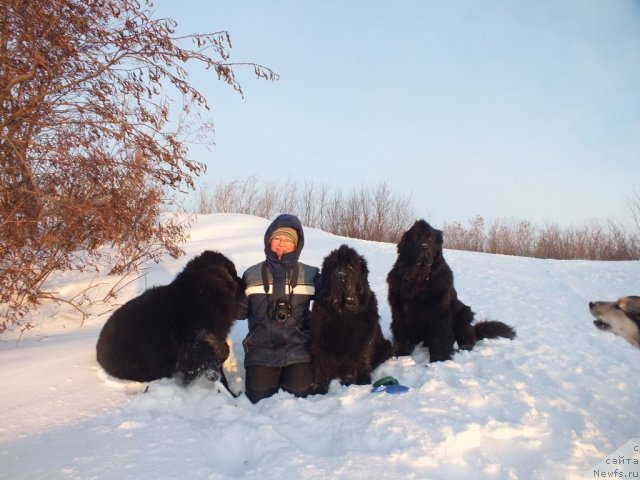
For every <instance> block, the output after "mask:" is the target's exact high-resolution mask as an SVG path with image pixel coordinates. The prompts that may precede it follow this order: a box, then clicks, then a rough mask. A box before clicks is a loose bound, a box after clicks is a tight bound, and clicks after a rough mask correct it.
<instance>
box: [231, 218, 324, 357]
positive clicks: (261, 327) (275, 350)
mask: <svg viewBox="0 0 640 480" xmlns="http://www.w3.org/2000/svg"><path fill="white" fill-rule="evenodd" d="M279 227H292V228H295V229H296V231H297V232H298V244H297V247H296V249H295V250H294V251H293V252H291V253H286V254H284V255H283V256H282V259H278V257H277V255H276V254H275V253H274V252H272V251H271V248H270V242H269V238H270V237H271V233H272V232H273V231H274V230H275V229H277V228H279ZM264 244H265V250H264V251H265V256H266V260H265V262H260V263H258V264H256V265H253V266H252V267H249V268H248V269H247V270H246V271H245V272H244V274H243V276H242V278H243V280H244V282H245V295H244V297H243V298H242V300H241V301H240V306H239V312H238V314H237V318H238V319H244V318H247V319H248V322H249V333H248V334H247V336H246V337H245V339H244V341H243V342H242V344H243V347H244V353H245V357H244V365H245V367H248V366H251V365H263V366H268V367H284V366H287V365H292V364H294V363H301V362H309V361H311V356H310V353H309V314H310V304H311V300H312V299H313V297H314V295H315V290H316V286H317V285H319V281H320V270H319V269H318V268H317V267H313V266H310V265H305V264H304V263H301V262H299V261H298V258H299V257H300V252H301V251H302V247H303V246H304V233H303V230H302V224H301V223H300V220H298V218H297V217H295V216H293V215H288V214H284V215H280V216H279V217H277V218H276V219H275V220H274V221H273V222H272V223H271V225H270V226H269V227H268V228H267V231H266V232H265V235H264ZM263 264H264V265H265V266H266V269H264V267H263ZM296 265H297V284H296V282H295V281H292V280H293V279H292V275H293V274H294V273H295V271H296ZM263 270H264V273H265V274H266V280H267V283H268V288H269V294H266V293H265V290H264V282H263ZM292 284H293V285H294V288H293V294H290V293H291V290H290V285H292ZM277 299H284V300H286V301H287V302H289V303H290V305H291V315H290V316H288V317H286V315H283V316H284V317H285V318H283V319H277V318H274V316H273V315H272V308H270V307H271V306H272V305H273V303H274V301H275V300H277Z"/></svg>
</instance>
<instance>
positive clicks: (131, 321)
mask: <svg viewBox="0 0 640 480" xmlns="http://www.w3.org/2000/svg"><path fill="white" fill-rule="evenodd" d="M241 292H242V280H241V279H240V278H239V277H238V275H237V272H236V268H235V265H234V264H233V262H231V260H229V259H228V258H227V257H225V256H224V255H222V254H221V253H219V252H214V251H210V250H207V251H205V252H203V253H202V254H200V255H198V256H196V257H194V258H193V259H192V260H190V261H189V262H188V263H187V265H186V267H185V268H184V270H182V272H180V273H179V274H178V276H177V277H176V278H175V279H174V280H173V282H171V283H170V284H169V285H163V286H158V287H154V288H151V289H149V290H147V291H145V292H144V293H142V294H141V295H140V296H138V297H136V298H134V299H132V300H130V301H128V302H127V303H125V304H124V305H122V306H121V307H120V308H118V309H117V310H116V311H115V312H114V313H113V315H111V317H110V318H109V319H108V320H107V322H106V323H105V325H104V327H103V328H102V331H101V332H100V336H99V338H98V343H97V345H96V352H97V359H98V363H99V364H100V365H101V366H102V368H103V369H104V370H105V371H106V372H107V373H108V374H110V375H112V376H114V377H117V378H122V379H127V380H135V381H138V382H147V381H151V380H156V379H159V378H162V377H171V376H173V375H174V374H176V373H178V372H179V373H180V374H181V375H182V381H183V383H184V385H187V384H189V383H190V382H191V381H192V380H193V379H195V378H196V377H198V376H199V375H200V374H202V373H204V374H205V375H206V376H207V378H208V379H210V380H218V379H220V381H221V382H222V383H223V384H224V386H225V387H226V388H227V390H229V386H228V383H227V379H226V377H225V375H224V371H223V369H222V364H223V363H224V361H225V360H226V359H227V357H228V356H229V345H228V344H227V341H226V339H227V335H228V334H229V330H230V328H231V325H232V323H233V320H234V316H235V312H236V309H237V303H238V298H239V296H240V294H241ZM229 391H230V390H229ZM230 392H231V391H230Z"/></svg>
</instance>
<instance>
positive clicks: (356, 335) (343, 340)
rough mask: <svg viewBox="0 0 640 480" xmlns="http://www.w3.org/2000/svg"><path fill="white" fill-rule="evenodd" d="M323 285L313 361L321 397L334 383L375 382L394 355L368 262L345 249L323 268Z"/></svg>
mask: <svg viewBox="0 0 640 480" xmlns="http://www.w3.org/2000/svg"><path fill="white" fill-rule="evenodd" d="M321 274H322V285H321V287H320V288H319V291H318V292H316V297H315V301H314V304H313V310H312V314H311V356H312V359H313V365H314V371H315V383H316V391H317V393H326V392H327V390H328V387H329V383H330V382H331V380H332V379H334V378H338V379H340V381H341V383H342V384H343V385H350V384H358V385H366V384H368V383H371V372H372V370H373V369H375V368H376V367H377V366H378V365H380V364H381V363H382V362H384V361H385V360H387V359H388V358H390V357H391V356H392V355H393V347H392V345H391V342H390V341H389V340H386V339H385V338H384V336H383V334H382V329H381V328H380V318H379V315H378V302H377V299H376V296H375V294H374V293H373V291H372V290H371V287H370V286H369V279H368V275H369V269H368V267H367V262H366V260H365V259H364V257H362V256H361V255H359V254H358V253H357V252H356V251H355V250H354V249H353V248H350V247H348V246H347V245H342V246H340V248H338V249H336V250H333V251H332V252H331V253H330V254H329V255H328V256H327V257H325V259H324V261H323V263H322V269H321Z"/></svg>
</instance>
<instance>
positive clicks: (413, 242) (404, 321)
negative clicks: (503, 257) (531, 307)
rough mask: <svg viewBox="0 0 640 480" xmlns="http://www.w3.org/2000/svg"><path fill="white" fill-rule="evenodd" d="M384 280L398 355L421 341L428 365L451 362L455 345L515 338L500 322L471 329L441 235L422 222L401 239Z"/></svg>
mask: <svg viewBox="0 0 640 480" xmlns="http://www.w3.org/2000/svg"><path fill="white" fill-rule="evenodd" d="M387 282H388V284H389V304H390V306H391V316H392V321H391V331H392V333H393V342H394V348H395V351H396V355H409V354H410V353H411V352H412V351H413V348H414V347H415V346H416V345H418V344H419V343H421V342H424V345H425V346H428V347H429V356H430V361H432V362H437V361H442V360H449V359H450V358H451V356H452V355H453V344H454V342H457V343H458V347H459V348H462V349H466V350H470V349H471V348H473V346H474V345H475V343H476V341H477V340H479V339H482V338H496V337H505V338H514V337H515V336H516V333H515V331H514V330H513V329H512V328H511V327H510V326H509V325H506V324H504V323H502V322H496V321H484V322H478V323H476V324H475V325H472V323H471V322H472V321H473V312H472V311H471V309H470V308H469V307H468V306H467V305H465V304H464V303H462V302H461V301H460V300H458V295H457V293H456V290H455V288H454V287H453V273H452V272H451V269H450V268H449V265H447V262H445V260H444V257H443V256H442V232H441V231H440V230H436V229H435V228H433V227H432V226H431V225H429V224H428V223H427V222H425V221H424V220H418V221H417V222H416V223H415V224H414V225H413V226H412V227H411V228H410V229H409V230H407V231H406V232H405V233H404V234H403V236H402V238H401V239H400V242H399V243H398V258H397V260H396V262H395V264H394V265H393V268H392V269H391V271H390V272H389V275H388V276H387Z"/></svg>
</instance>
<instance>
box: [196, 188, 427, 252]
mask: <svg viewBox="0 0 640 480" xmlns="http://www.w3.org/2000/svg"><path fill="white" fill-rule="evenodd" d="M195 210H196V213H201V214H207V213H243V214H247V215H256V216H258V217H263V218H272V217H274V216H276V215H277V214H279V213H282V212H287V213H292V214H294V215H296V216H298V217H299V218H300V220H301V221H302V223H303V224H304V225H306V226H309V227H312V228H318V229H320V230H323V231H325V232H330V233H333V234H335V235H340V236H343V237H349V238H358V239H362V240H374V241H378V242H397V241H398V240H399V239H400V236H401V235H402V233H403V232H404V231H405V230H407V229H408V228H409V227H410V226H411V225H412V224H413V222H414V221H415V218H416V217H415V214H414V212H413V210H412V208H411V199H410V198H409V197H400V196H398V195H396V194H394V193H393V192H392V191H391V189H390V188H389V186H388V185H387V184H386V183H385V182H382V183H380V184H379V185H378V186H377V187H375V188H371V187H367V186H364V185H363V186H361V187H360V188H357V189H353V190H352V191H350V192H349V193H344V192H343V191H342V190H340V189H337V188H334V187H330V186H328V185H326V184H325V185H316V184H314V183H305V184H304V185H303V186H300V185H298V184H296V183H295V182H293V181H286V182H281V183H278V182H262V181H260V180H259V179H258V178H257V177H256V176H251V177H249V178H247V179H245V180H243V181H238V180H233V181H230V182H222V183H219V184H218V185H216V186H215V187H214V188H213V190H209V188H207V187H204V188H202V189H200V190H199V191H198V195H197V200H196V209H195Z"/></svg>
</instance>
